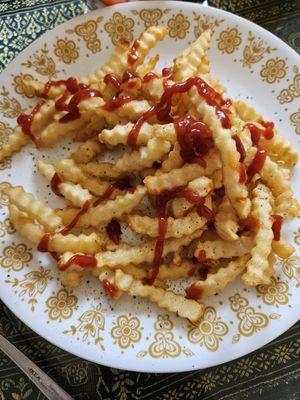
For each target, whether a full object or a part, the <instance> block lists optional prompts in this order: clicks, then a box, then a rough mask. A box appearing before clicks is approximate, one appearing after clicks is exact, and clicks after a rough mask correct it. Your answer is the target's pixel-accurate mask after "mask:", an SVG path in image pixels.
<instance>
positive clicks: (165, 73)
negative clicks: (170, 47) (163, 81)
mask: <svg viewBox="0 0 300 400" xmlns="http://www.w3.org/2000/svg"><path fill="white" fill-rule="evenodd" d="M173 73H174V67H166V68H163V69H162V71H161V74H162V76H163V77H164V78H166V77H168V78H169V79H172V78H173Z"/></svg>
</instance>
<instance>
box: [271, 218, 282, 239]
mask: <svg viewBox="0 0 300 400" xmlns="http://www.w3.org/2000/svg"><path fill="white" fill-rule="evenodd" d="M271 218H272V220H273V224H272V231H273V234H274V240H276V241H278V240H280V233H281V227H282V224H283V217H282V216H281V215H278V214H274V215H272V216H271Z"/></svg>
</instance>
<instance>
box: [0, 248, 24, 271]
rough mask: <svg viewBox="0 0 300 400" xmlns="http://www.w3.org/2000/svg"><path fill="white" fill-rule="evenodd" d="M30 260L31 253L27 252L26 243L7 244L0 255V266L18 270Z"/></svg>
mask: <svg viewBox="0 0 300 400" xmlns="http://www.w3.org/2000/svg"><path fill="white" fill-rule="evenodd" d="M31 260H32V254H31V253H30V252H29V249H28V247H27V246H26V244H23V243H20V244H17V245H14V243H13V244H12V246H7V247H5V248H4V250H3V255H2V256H1V257H0V265H1V267H2V268H5V269H6V270H8V271H10V270H13V271H20V270H21V269H23V268H24V267H25V266H26V265H28V263H29V262H30V261H31Z"/></svg>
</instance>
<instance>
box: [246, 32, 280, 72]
mask: <svg viewBox="0 0 300 400" xmlns="http://www.w3.org/2000/svg"><path fill="white" fill-rule="evenodd" d="M247 40H248V44H246V46H245V47H244V49H243V57H242V58H241V59H240V62H241V63H242V66H243V67H249V68H251V67H252V65H253V64H257V63H259V62H260V61H261V60H262V59H263V58H264V56H265V54H270V53H271V52H272V51H275V50H277V49H276V48H272V47H271V46H268V45H267V43H266V42H265V41H264V40H262V39H261V38H259V37H255V36H254V35H253V33H252V32H251V31H250V32H249V34H248V38H247Z"/></svg>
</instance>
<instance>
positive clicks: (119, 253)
mask: <svg viewBox="0 0 300 400" xmlns="http://www.w3.org/2000/svg"><path fill="white" fill-rule="evenodd" d="M201 234H202V230H198V231H196V232H194V233H192V234H191V235H189V236H183V237H181V238H179V239H168V240H166V241H165V244H164V249H163V257H165V256H166V255H167V254H169V253H173V252H174V251H178V250H179V249H181V248H182V247H184V246H188V245H189V244H190V243H191V242H192V241H193V240H194V239H196V238H197V237H200V236H201ZM155 243H156V241H155V240H150V241H148V242H146V243H145V244H144V245H142V246H140V247H129V248H127V249H120V250H116V251H106V252H103V253H99V254H96V258H97V262H98V266H99V267H102V266H107V267H113V266H114V265H127V264H131V263H132V264H142V263H145V262H149V263H150V262H152V261H153V257H154V249H155Z"/></svg>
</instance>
